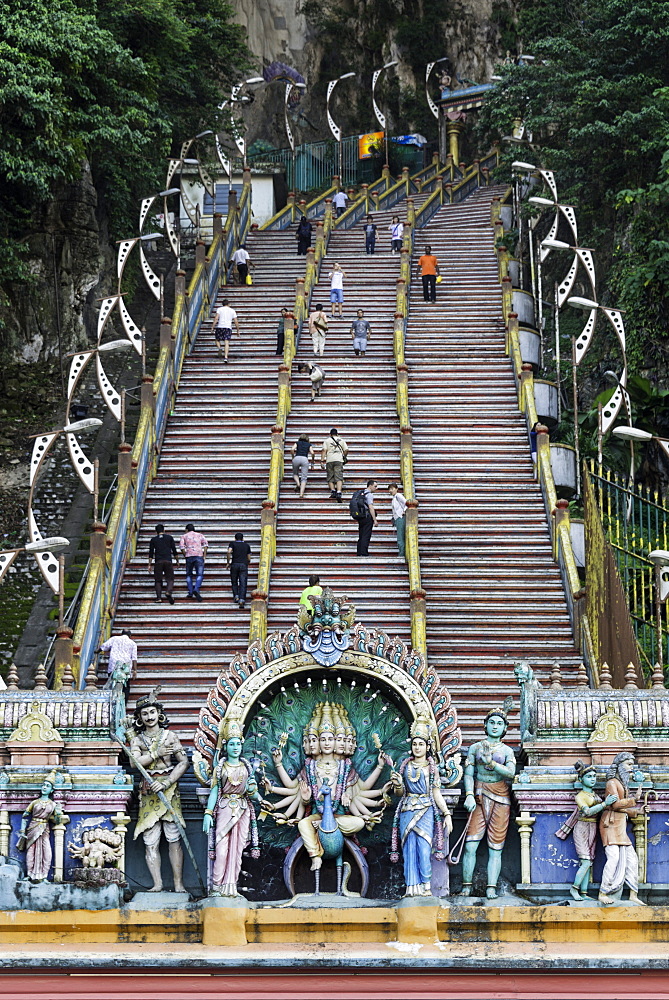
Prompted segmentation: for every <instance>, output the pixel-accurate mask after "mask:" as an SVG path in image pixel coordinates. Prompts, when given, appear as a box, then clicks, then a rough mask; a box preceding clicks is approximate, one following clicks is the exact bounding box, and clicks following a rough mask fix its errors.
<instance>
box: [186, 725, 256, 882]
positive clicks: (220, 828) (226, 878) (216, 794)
mask: <svg viewBox="0 0 669 1000" xmlns="http://www.w3.org/2000/svg"><path fill="white" fill-rule="evenodd" d="M223 742H225V756H224V757H223V758H222V759H220V754H221V750H222V747H223ZM243 745H244V740H243V738H242V727H241V726H240V724H239V723H238V722H236V721H234V720H227V721H226V720H223V721H222V722H221V725H220V728H219V740H218V746H217V747H216V754H215V756H214V761H213V771H212V774H211V779H210V784H211V791H210V792H209V798H208V800H207V808H206V810H205V814H204V821H203V824H202V829H203V830H204V832H205V833H206V834H209V836H210V851H211V852H212V853H213V856H214V868H213V876H212V889H211V895H213V896H237V895H238V892H237V883H238V880H239V873H240V871H241V867H242V852H243V850H244V848H245V847H246V845H247V844H248V843H249V842H251V844H252V845H253V846H252V851H251V854H252V856H253V857H254V858H258V857H260V851H259V849H258V826H257V822H256V814H255V810H254V808H253V803H252V799H255V800H256V801H258V802H260V803H261V804H262V805H265V806H266V807H268V808H269V803H265V802H263V800H262V799H261V797H260V793H259V792H258V784H257V782H256V779H255V776H254V774H253V767H252V766H251V764H250V763H249V761H248V760H246V758H245V757H242V747H243Z"/></svg>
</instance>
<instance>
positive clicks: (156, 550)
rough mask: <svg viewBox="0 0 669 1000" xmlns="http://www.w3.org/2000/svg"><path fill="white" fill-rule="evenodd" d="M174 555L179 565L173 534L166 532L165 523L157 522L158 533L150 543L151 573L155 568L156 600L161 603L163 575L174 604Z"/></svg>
mask: <svg viewBox="0 0 669 1000" xmlns="http://www.w3.org/2000/svg"><path fill="white" fill-rule="evenodd" d="M172 556H174V561H175V563H176V564H177V566H178V565H179V555H178V553H177V547H176V545H175V544H174V539H173V538H172V536H171V535H166V534H165V525H164V524H157V525H156V533H155V535H154V536H153V538H152V539H151V542H150V544H149V573H150V572H151V569H153V579H154V582H155V585H156V601H157V602H158V603H160V602H161V601H162V599H163V596H162V590H163V576H164V577H165V593H166V594H167V600H168V601H169V602H170V604H174V598H173V597H172V588H173V587H174V567H173V566H172Z"/></svg>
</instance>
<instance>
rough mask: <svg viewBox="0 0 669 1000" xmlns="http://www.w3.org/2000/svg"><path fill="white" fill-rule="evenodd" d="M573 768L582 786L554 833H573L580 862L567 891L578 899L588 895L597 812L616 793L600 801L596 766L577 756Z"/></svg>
mask: <svg viewBox="0 0 669 1000" xmlns="http://www.w3.org/2000/svg"><path fill="white" fill-rule="evenodd" d="M574 768H575V770H576V775H577V778H578V780H579V781H580V783H581V790H580V791H579V792H577V793H576V796H575V803H576V808H575V809H574V811H573V813H572V814H571V816H570V817H569V819H567V820H566V821H565V822H564V823H563V824H562V826H561V827H560V829H559V830H556V833H555V835H556V837H559V838H560V840H566V839H567V837H568V836H569V834H570V833H571V834H572V835H573V837H574V847H575V849H576V853H577V855H578V859H579V861H580V865H579V867H578V871H577V872H576V875H575V877H574V882H573V885H572V886H571V887H570V889H569V892H570V894H571V896H572V897H573V898H574V899H579V900H580V899H590V896H588V884H589V882H590V875H591V873H592V863H593V861H594V860H595V849H596V847H597V816H598V815H599V814H600V813H601V812H602V811H603V810H604V809H606V808H607V806H611V805H613V803H614V802H616V801H617V799H618V796H617V795H616V794H615V793H612V794H611V795H607V796H606V798H605V799H604V800H603V801H602V799H601V798H600V796H599V795H597V794H596V792H595V790H594V789H595V785H596V784H597V768H596V767H594V766H590V767H586V766H585V764H583V762H582V761H580V760H577V761H576V763H575V764H574Z"/></svg>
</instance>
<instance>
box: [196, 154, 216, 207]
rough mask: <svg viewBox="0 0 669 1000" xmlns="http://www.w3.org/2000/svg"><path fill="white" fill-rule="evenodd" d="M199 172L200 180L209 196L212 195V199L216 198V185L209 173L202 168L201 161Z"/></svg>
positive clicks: (198, 165) (198, 167)
mask: <svg viewBox="0 0 669 1000" xmlns="http://www.w3.org/2000/svg"><path fill="white" fill-rule="evenodd" d="M197 172H198V173H199V175H200V180H201V181H202V184H203V186H204V189H205V191H206V192H207V194H209V195H211V197H212V198H215V197H216V183H215V181H214V179H213V177H212V176H211V175H210V174H209V172H208V171H207V170H206V169H205V168H204V167H203V166H202V164H201V163H200V161H199V160H198V161H197Z"/></svg>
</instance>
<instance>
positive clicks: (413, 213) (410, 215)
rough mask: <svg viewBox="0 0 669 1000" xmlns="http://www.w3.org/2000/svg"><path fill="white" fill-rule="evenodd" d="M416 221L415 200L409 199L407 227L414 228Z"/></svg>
mask: <svg viewBox="0 0 669 1000" xmlns="http://www.w3.org/2000/svg"><path fill="white" fill-rule="evenodd" d="M415 221H416V208H415V205H414V200H413V198H407V219H406V225H407V226H413V224H414V222H415Z"/></svg>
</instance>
